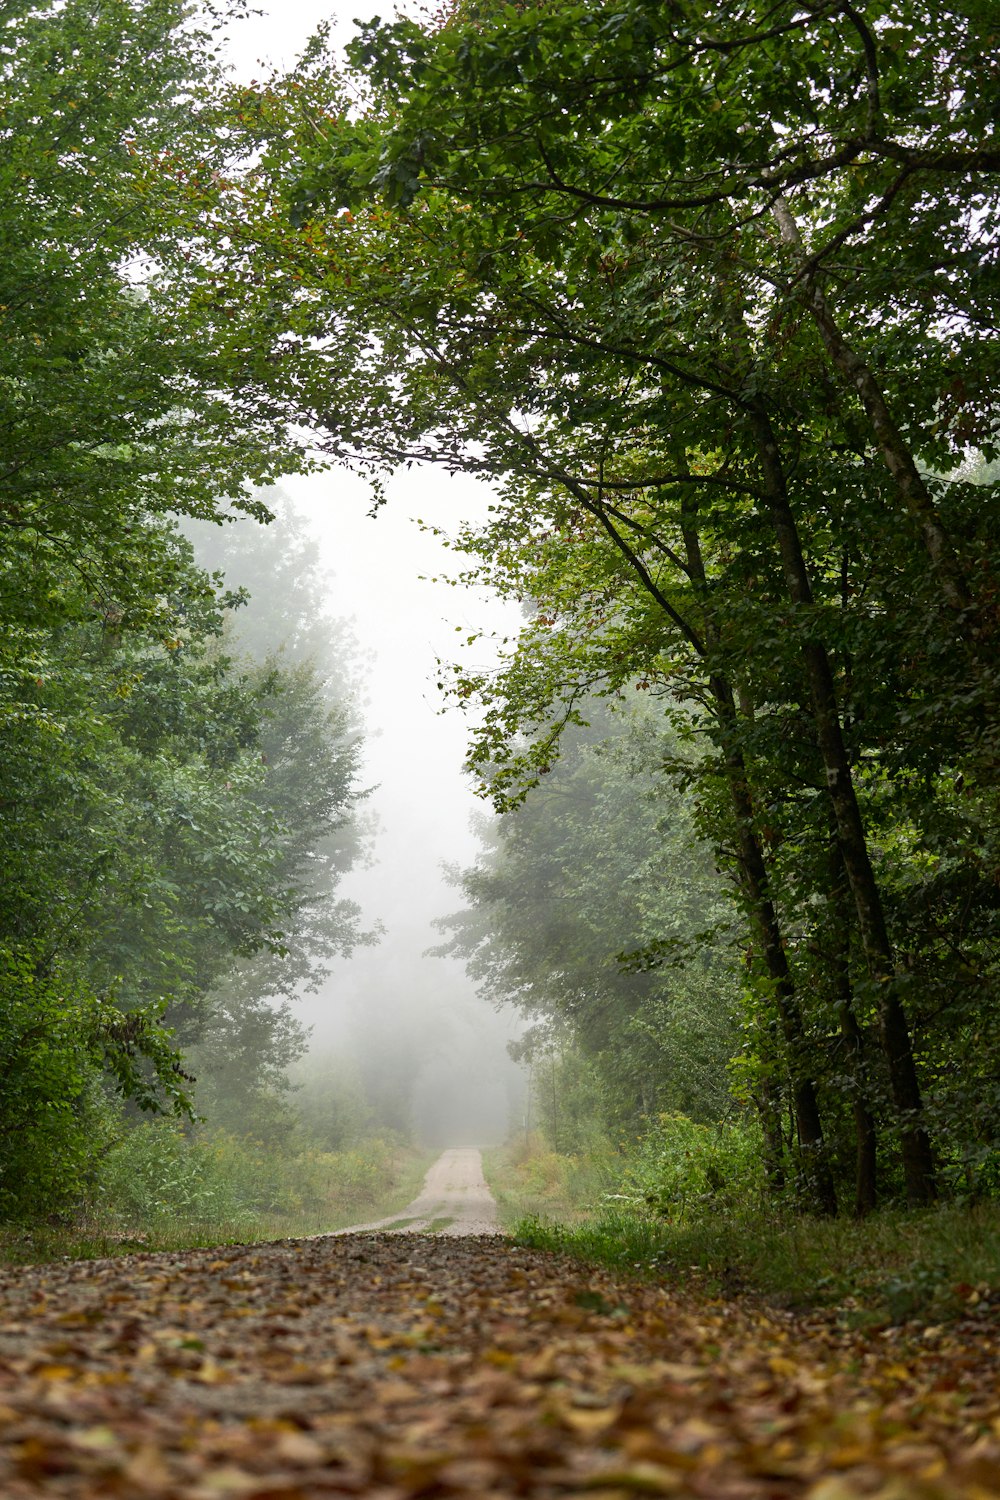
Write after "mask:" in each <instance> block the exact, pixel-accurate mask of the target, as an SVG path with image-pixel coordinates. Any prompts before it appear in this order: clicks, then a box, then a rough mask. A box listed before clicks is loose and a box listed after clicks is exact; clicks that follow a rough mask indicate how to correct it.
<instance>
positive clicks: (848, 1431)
mask: <svg viewBox="0 0 1000 1500" xmlns="http://www.w3.org/2000/svg"><path fill="white" fill-rule="evenodd" d="M0 1298H2V1305H3V1310H4V1322H3V1326H2V1330H0V1494H2V1495H3V1497H4V1500H34V1497H37V1496H39V1495H47V1496H69V1497H74V1500H76V1497H78V1500H96V1497H98V1496H100V1497H102V1500H103V1497H123V1500H132V1497H136V1500H313V1497H324V1496H348V1497H349V1496H368V1497H373V1500H421V1497H427V1500H434V1497H442V1500H471V1497H473V1496H483V1495H498V1496H506V1495H514V1496H526V1497H537V1500H550V1497H552V1500H555V1497H572V1496H578V1497H587V1500H629V1497H634V1496H676V1497H679V1500H784V1497H807V1500H866V1497H875V1500H989V1497H997V1496H1000V1399H998V1372H1000V1325H998V1319H997V1311H996V1308H995V1307H991V1306H990V1304H989V1301H988V1299H981V1300H978V1301H977V1300H976V1299H974V1298H970V1304H969V1307H968V1311H967V1315H965V1316H963V1317H962V1318H959V1319H958V1320H957V1321H955V1322H951V1323H949V1324H947V1325H943V1326H941V1327H937V1328H928V1329H922V1328H919V1327H916V1326H911V1327H903V1328H886V1329H882V1330H874V1331H873V1330H870V1329H869V1330H860V1329H855V1330H850V1329H847V1328H844V1327H842V1326H840V1325H838V1323H837V1321H836V1319H835V1317H833V1316H831V1315H827V1314H810V1315H803V1314H801V1313H792V1312H788V1311H782V1310H777V1309H774V1308H771V1307H767V1306H765V1305H763V1304H762V1303H759V1302H756V1301H754V1300H753V1299H751V1298H746V1297H740V1298H738V1299H732V1298H725V1297H712V1296H710V1295H707V1294H706V1293H704V1292H702V1291H697V1290H692V1289H691V1288H679V1287H676V1286H668V1287H664V1286H656V1285H650V1284H648V1283H643V1282H634V1283H633V1282H630V1281H628V1280H626V1279H622V1278H615V1277H613V1276H611V1275H610V1274H607V1273H605V1272H603V1271H600V1270H596V1269H593V1268H590V1267H585V1266H582V1265H581V1264H580V1263H579V1262H576V1261H571V1260H568V1259H565V1258H563V1257H560V1256H557V1255H552V1254H549V1253H546V1252H542V1251H536V1250H529V1249H525V1248H522V1247H518V1246H516V1245H513V1244H511V1243H509V1242H508V1241H506V1240H504V1239H503V1238H502V1237H499V1236H496V1235H484V1236H471V1237H469V1238H465V1239H460V1238H448V1237H435V1236H419V1235H392V1234H385V1233H381V1234H356V1235H346V1236H325V1237H320V1238H316V1239H310V1240H284V1241H278V1242H276V1243H273V1244H263V1245H260V1244H258V1245H248V1246H227V1247H224V1248H221V1249H216V1250H189V1251H185V1252H183V1253H156V1254H139V1255H131V1256H123V1257H120V1258H116V1259H111V1260H102V1261H76V1262H62V1263H58V1264H54V1265H45V1266H35V1267H19V1268H16V1269H13V1268H11V1269H6V1270H4V1271H3V1272H0Z"/></svg>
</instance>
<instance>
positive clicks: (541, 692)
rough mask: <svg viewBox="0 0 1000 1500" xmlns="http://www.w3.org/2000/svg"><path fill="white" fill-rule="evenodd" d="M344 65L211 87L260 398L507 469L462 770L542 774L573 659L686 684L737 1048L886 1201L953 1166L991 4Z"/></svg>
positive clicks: (433, 27) (988, 716)
mask: <svg viewBox="0 0 1000 1500" xmlns="http://www.w3.org/2000/svg"><path fill="white" fill-rule="evenodd" d="M349 59H350V68H349V71H348V74H347V76H346V78H342V77H340V76H338V74H337V72H336V70H335V69H334V68H333V67H332V65H331V63H330V62H329V59H327V58H325V57H324V55H323V51H322V46H321V45H320V44H317V45H316V46H314V47H313V48H312V49H311V50H310V51H309V53H308V54H307V56H306V57H305V59H304V61H303V64H302V66H301V67H300V69H299V70H298V72H297V73H296V74H295V75H293V76H291V77H289V78H287V79H285V80H277V81H273V82H272V83H271V84H269V85H268V86H266V87H265V88H263V89H261V90H258V91H256V92H254V91H245V92H244V93H242V94H241V95H240V96H239V98H238V99H237V100H236V101H235V113H234V120H235V121H236V123H237V125H238V126H239V127H242V129H243V131H244V132H245V134H244V143H245V150H246V152H247V153H248V157H247V159H248V161H251V163H252V164H251V169H250V170H249V171H248V173H247V176H246V178H245V182H244V188H243V191H244V192H245V194H246V197H247V202H248V203H249V204H251V205H252V210H251V211H250V213H249V218H250V221H251V224H252V229H251V232H250V233H249V234H248V235H247V237H246V238H245V239H244V240H243V241H242V242H241V243H240V244H238V245H233V246H231V247H229V248H228V249H227V250H226V251H225V252H224V253H222V254H221V255H220V266H221V274H222V276H223V279H224V280H225V279H226V278H228V284H229V285H231V286H232V287H234V288H235V286H236V285H238V284H244V283H246V281H247V280H248V279H249V278H248V274H247V273H248V268H249V266H250V264H251V263H252V261H254V260H255V259H263V261H264V263H265V264H267V265H268V266H269V267H270V268H271V269H270V270H269V272H268V273H267V274H266V275H265V276H264V277H263V278H262V279H261V282H260V284H259V290H256V291H254V292H252V294H251V296H252V298H253V299H257V302H258V305H260V304H262V303H263V301H264V300H265V299H266V301H267V304H268V305H269V306H270V307H272V308H273V307H274V305H275V301H276V300H279V301H280V303H281V308H282V312H281V320H280V322H281V328H282V339H283V343H282V345H281V349H282V351H283V353H282V357H281V358H280V359H279V358H277V357H276V356H277V354H278V346H277V345H275V346H274V350H273V352H274V355H275V359H274V362H273V365H272V369H273V372H274V373H273V379H274V388H275V390H276V391H280V392H281V394H282V396H283V398H284V399H286V400H289V401H291V402H293V403H294V404H297V406H298V408H299V410H301V411H302V412H303V413H304V414H308V415H309V417H310V418H311V420H313V421H314V422H316V423H317V424H319V425H320V426H321V428H322V429H323V430H324V431H325V433H326V446H327V448H328V450H329V452H330V453H331V454H334V455H336V456H338V457H343V458H345V459H347V460H349V461H353V462H360V463H363V464H366V465H368V466H370V467H371V468H372V469H373V470H374V471H376V472H377V471H378V469H379V468H380V467H384V466H388V465H391V464H393V463H397V462H399V461H400V460H402V459H406V460H411V459H415V458H425V459H430V460H433V461H436V462H439V463H442V464H444V465H446V466H448V467H452V468H461V469H465V470H468V471H471V472H478V473H486V474H489V475H490V476H492V477H493V479H494V480H495V482H496V484H497V486H498V498H497V502H496V505H495V508H494V511H493V515H492V518H491V521H490V523H489V524H488V525H487V526H486V527H484V528H481V529H479V530H478V531H477V532H476V534H475V535H473V534H471V531H470V534H469V535H466V536H465V537H463V538H462V539H461V545H462V546H463V547H464V548H465V549H466V550H467V551H468V552H469V553H471V555H472V557H473V559H474V561H473V565H472V566H473V570H474V571H478V572H481V573H482V574H483V575H486V576H490V577H492V578H494V579H497V578H503V579H504V580H505V581H506V585H507V587H508V588H509V589H510V591H511V592H515V591H516V592H518V593H520V594H521V595H522V596H523V597H525V598H526V599H532V600H535V601H537V602H538V603H539V606H540V607H539V608H538V610H537V611H536V612H535V614H534V620H533V623H532V624H531V625H529V627H528V637H527V638H526V640H525V641H524V642H523V643H522V645H523V649H522V650H519V652H518V653H517V654H516V655H515V657H514V658H512V661H511V665H510V667H509V669H508V670H507V671H506V672H505V674H504V675H503V677H502V680H501V681H500V683H499V684H497V683H493V684H490V683H479V684H477V683H475V682H473V681H472V680H471V679H469V678H466V679H465V680H464V682H463V681H460V683H459V691H460V692H462V693H464V694H467V695H468V696H470V697H475V696H476V695H477V693H478V694H481V695H482V696H483V697H484V698H485V699H486V701H487V707H488V708H490V709H492V710H493V714H492V718H491V720H490V722H491V724H492V728H493V730H494V731H495V733H494V736H493V739H492V741H491V743H490V746H489V751H488V753H487V752H483V755H482V764H483V766H484V768H485V769H486V770H487V773H488V774H487V782H488V784H489V785H490V786H491V787H492V788H493V790H494V791H495V792H496V793H498V794H499V795H500V797H501V801H505V800H506V799H508V798H509V797H510V795H511V793H512V791H513V794H514V795H515V796H516V793H517V788H518V786H520V787H522V788H523V786H525V785H526V784H527V783H526V782H525V780H524V779H523V777H521V770H522V769H524V770H525V771H526V772H527V776H528V781H529V782H530V780H531V777H532V776H533V775H535V774H537V773H538V772H539V771H543V770H544V768H545V766H546V765H547V764H548V763H549V761H550V758H551V755H552V753H553V751H554V749H555V746H556V744H557V741H558V729H559V726H560V724H563V723H567V722H572V721H573V718H574V715H575V714H577V712H578V710H577V708H576V704H577V702H578V700H579V695H580V693H581V691H583V690H584V689H585V688H586V687H587V686H592V685H593V683H594V681H595V678H596V679H597V680H600V681H602V682H604V683H609V684H613V683H614V681H615V680H616V679H621V678H623V677H624V676H626V675H628V676H631V677H632V679H633V680H634V681H639V682H649V681H655V682H657V683H658V684H660V685H662V687H663V688H665V689H667V690H669V692H670V693H671V694H672V695H673V696H674V697H675V698H676V699H677V701H679V702H680V703H682V704H685V705H688V706H690V707H697V709H698V710H699V711H700V712H701V714H702V715H703V717H702V719H701V720H700V733H702V734H703V735H704V738H705V742H706V744H709V745H710V746H711V747H712V748H711V751H710V753H709V754H708V755H707V757H706V760H705V777H704V778H703V782H702V789H701V791H700V792H699V796H700V799H701V802H702V806H703V808H704V815H705V817H706V818H707V819H708V820H709V821H710V822H711V821H712V820H713V819H714V828H715V832H714V837H715V838H716V839H717V841H718V843H719V846H720V851H721V852H722V854H723V857H724V858H725V859H727V860H728V861H729V862H730V863H731V867H732V869H733V871H734V874H735V877H736V885H737V888H738V891H739V896H740V902H741V908H742V910H743V912H744V915H745V919H746V921H747V924H748V931H749V933H750V934H751V937H750V945H749V948H748V952H749V953H750V955H751V964H752V971H753V974H754V982H755V984H756V985H757V990H756V993H757V996H758V999H757V1006H758V1015H759V1035H760V1047H759V1055H758V1062H759V1066H760V1070H761V1077H762V1079H764V1080H765V1081H766V1080H770V1084H773V1099H772V1103H773V1105H774V1107H775V1108H778V1107H780V1100H781V1098H782V1097H783V1096H787V1097H788V1098H789V1099H790V1101H791V1107H792V1110H793V1114H794V1118H795V1122H796V1137H797V1147H798V1156H799V1167H798V1170H799V1173H800V1175H802V1176H803V1178H804V1180H806V1181H807V1182H808V1183H809V1184H810V1189H809V1190H810V1191H811V1193H812V1196H813V1201H814V1202H815V1203H816V1205H817V1206H819V1207H821V1208H823V1209H826V1210H832V1209H833V1208H834V1207H835V1204H836V1199H837V1193H836V1185H835V1183H834V1181H833V1177H832V1175H831V1171H830V1149H831V1148H830V1142H829V1134H830V1130H829V1120H828V1119H827V1121H826V1122H825V1121H824V1114H826V1115H827V1117H829V1115H830V1112H831V1109H832V1110H834V1111H836V1110H837V1109H841V1108H853V1109H854V1118H855V1128H856V1132H857V1150H858V1157H857V1161H858V1165H857V1183H856V1204H857V1206H858V1207H859V1209H861V1210H864V1209H865V1208H867V1207H870V1206H871V1205H872V1203H873V1202H874V1201H875V1195H876V1191H877V1186H876V1154H877V1153H879V1154H882V1156H883V1166H882V1168H881V1169H882V1170H883V1171H886V1170H887V1172H888V1176H887V1179H886V1181H887V1183H888V1184H890V1185H891V1186H892V1189H893V1190H896V1184H897V1178H896V1175H895V1174H896V1171H897V1166H896V1163H898V1166H899V1170H900V1172H901V1178H900V1179H898V1181H899V1183H900V1185H902V1187H903V1189H904V1191H905V1193H906V1195H907V1196H908V1197H909V1199H910V1200H911V1201H912V1202H914V1203H921V1202H927V1201H929V1200H930V1199H931V1198H932V1197H933V1196H934V1195H935V1193H936V1192H937V1191H938V1190H939V1186H940V1182H941V1174H942V1169H943V1171H944V1175H945V1178H947V1179H948V1180H950V1181H952V1182H956V1181H962V1182H964V1183H966V1185H971V1186H972V1187H973V1188H975V1185H976V1184H977V1183H978V1184H980V1185H981V1184H982V1183H984V1182H986V1181H987V1180H988V1179H989V1173H990V1172H991V1171H993V1170H994V1168H995V1161H996V1156H995V1151H996V1142H995V1140H994V1137H993V1134H992V1130H993V1127H992V1126H990V1125H989V1124H988V1123H987V1121H988V1119H989V1118H993V1119H995V1118H996V1110H995V1108H993V1106H992V1105H989V1106H986V1108H985V1109H983V1110H980V1109H978V1108H977V1109H975V1111H974V1123H973V1120H971V1119H970V1115H969V1103H970V1098H971V1097H972V1096H973V1095H974V1096H975V1098H977V1099H979V1100H984V1101H985V1100H986V1099H989V1100H991V1101H995V1100H996V1098H997V1087H998V1075H997V1053H996V1028H995V1024H994V1021H993V1019H991V1018H994V1017H995V1002H994V1000H993V998H992V997H993V996H994V994H995V983H996V976H995V923H996V902H995V896H994V892H995V881H994V872H995V868H996V845H995V839H994V835H993V832H992V831H991V830H992V829H994V828H995V817H994V810H995V803H996V796H997V788H996V774H995V768H996V764H997V754H996V752H997V748H998V745H997V711H996V709H997V666H996V663H997V652H996V561H997V531H996V519H997V508H996V506H995V505H991V504H987V503H984V498H985V496H986V495H987V493H988V490H985V489H984V487H983V486H984V484H986V485H987V486H989V485H991V483H992V479H991V475H992V471H991V470H990V469H989V468H988V467H987V468H986V469H985V470H980V471H978V472H977V471H976V469H975V465H976V463H980V464H985V465H989V464H990V463H991V462H992V460H993V459H994V457H995V454H996V449H995V433H996V412H995V389H996V373H997V371H996V359H997V355H996V348H997V344H996V339H995V327H994V324H995V301H996V286H997V256H996V246H997V243H998V239H997V198H996V173H997V169H998V166H1000V154H998V149H1000V148H998V143H997V117H996V109H995V92H996V91H995V79H994V74H995V68H996V61H997V58H996V38H995V35H994V32H993V31H992V30H991V28H990V23H989V18H988V15H987V8H986V7H985V6H983V5H981V4H979V3H978V0H970V3H962V4H958V5H953V6H949V7H948V8H947V9H946V10H945V11H942V10H941V9H940V8H939V7H930V6H927V5H923V4H910V3H902V4H888V3H876V4H872V5H870V6H866V7H864V8H859V7H856V6H854V5H852V4H850V3H847V0H832V3H829V4H822V5H817V6H811V7H807V8H806V9H805V10H803V9H802V8H801V7H796V6H794V5H791V4H783V5H778V6H777V7H775V6H767V7H763V6H758V5H755V4H747V5H744V6H741V7H739V8H738V9H736V10H733V9H732V8H724V7H715V6H708V7H706V6H704V5H698V6H694V5H689V4H686V3H684V0H679V3H677V4H671V5H669V6H651V5H649V4H647V3H645V0H609V3H605V4H600V5H596V4H583V3H575V0H573V3H570V0H566V3H556V4H546V5H539V6H535V5H497V4H493V3H489V4H484V5H478V4H470V5H457V6H455V7H454V8H453V9H451V10H450V11H449V12H448V14H447V15H446V16H445V17H444V18H443V19H439V20H438V21H436V22H433V23H427V24H423V23H420V22H416V21H411V20H406V19H401V20H397V21H395V22H393V23H389V24H385V23H382V22H378V21H376V22H372V23H370V24H368V25H366V26H363V27H362V28H361V32H360V35H359V37H358V38H357V40H356V41H355V42H354V43H353V44H352V46H351V47H350V48H349ZM359 91H360V94H361V98H362V104H361V107H360V108H357V107H352V106H351V102H350V101H351V99H352V95H357V93H358V92H359ZM251 153H252V157H251ZM544 632H549V633H550V634H551V635H552V636H553V637H554V638H556V639H557V641H558V645H557V646H556V647H555V648H554V653H553V652H550V651H548V650H547V649H546V648H545V647H544V646H543V644H542V635H543V633H544ZM623 636H624V637H626V638H627V639H624V640H623ZM540 662H546V663H549V666H550V667H551V670H550V669H549V668H543V669H542V672H541V676H539V673H538V671H537V668H538V666H539V663H540ZM521 728H526V729H527V730H528V731H529V734H530V737H531V739H532V742H533V745H534V749H531V748H529V749H528V750H527V752H525V749H524V747H523V745H522V744H521V743H520V742H519V741H518V740H517V739H516V732H517V730H519V729H521ZM501 731H502V732H501ZM505 735H506V736H507V738H506V740H505V739H504V736H505ZM511 736H514V738H511ZM478 754H479V752H475V753H474V759H475V758H477V757H478ZM519 778H520V779H519ZM973 913H974V914H975V915H974V916H973ZM817 976H818V978H817ZM834 1038H838V1039H839V1040H837V1041H834V1040H833V1039H834ZM831 1057H836V1058H837V1059H838V1061H837V1063H836V1067H835V1068H834V1067H831V1064H830V1059H831ZM959 1059H960V1061H959ZM766 1092H767V1090H763V1091H762V1093H761V1097H762V1098H763V1096H764V1094H765V1093H766ZM833 1100H836V1101H837V1102H836V1103H833V1102H831V1101H833ZM886 1153H888V1156H887V1157H886ZM984 1173H985V1175H984Z"/></svg>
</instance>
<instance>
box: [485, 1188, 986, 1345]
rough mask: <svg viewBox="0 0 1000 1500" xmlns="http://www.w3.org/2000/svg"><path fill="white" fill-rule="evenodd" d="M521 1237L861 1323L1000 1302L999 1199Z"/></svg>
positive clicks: (605, 1226) (546, 1224)
mask: <svg viewBox="0 0 1000 1500" xmlns="http://www.w3.org/2000/svg"><path fill="white" fill-rule="evenodd" d="M513 1230H514V1236H515V1238H516V1239H517V1240H518V1242H519V1243H521V1244H524V1245H530V1246H533V1247H535V1248H540V1249H548V1250H558V1251H561V1252H563V1253H566V1254H570V1255H573V1256H576V1257H577V1258H579V1259H581V1260H584V1261H588V1262H591V1263H596V1264H600V1265H605V1266H608V1267H610V1268H611V1269H613V1270H615V1271H618V1272H625V1273H628V1274H630V1275H637V1274H638V1275H640V1276H644V1277H655V1278H658V1279H663V1280H672V1281H677V1280H684V1279H690V1280H691V1281H693V1282H696V1283H698V1284H701V1285H703V1286H705V1287H707V1289H708V1290H709V1291H711V1292H714V1293H718V1294H722V1295H733V1294H735V1293H738V1292H744V1291H746V1292H753V1293H759V1294H762V1295H763V1296H765V1297H766V1298H768V1299H771V1300H773V1301H776V1302H778V1303H780V1304H781V1305H783V1306H786V1307H789V1308H795V1309H806V1308H812V1307H817V1306H819V1307H834V1308H837V1309H839V1310H840V1312H841V1314H842V1316H843V1318H844V1320H845V1321H848V1322H852V1323H855V1324H857V1325H859V1326H862V1325H866V1324H867V1325H872V1324H880V1323H881V1324H886V1323H901V1322H909V1321H938V1320H944V1319H946V1318H949V1317H954V1316H957V1315H958V1314H960V1313H963V1312H966V1311H968V1310H969V1309H970V1308H972V1307H975V1306H978V1305H981V1304H982V1302H983V1301H984V1300H990V1299H992V1300H993V1301H996V1302H1000V1205H998V1204H982V1205H978V1206H976V1207H974V1208H968V1207H961V1206H957V1205H945V1206H941V1207H937V1208H934V1209H925V1210H921V1211H919V1212H918V1211H910V1212H904V1211H902V1210H888V1209H887V1210H885V1211H883V1212H881V1213H878V1214H875V1215H873V1216H872V1217H871V1218H869V1219H866V1220H864V1221H862V1222H860V1223H859V1222H856V1221H854V1220H847V1219H845V1220H839V1219H838V1220H827V1219H815V1218H809V1217H804V1216H802V1217H792V1216H791V1215H789V1216H787V1217H777V1216H774V1217H768V1216H767V1215H765V1214H760V1213H758V1214H755V1215H753V1216H750V1215H748V1216H747V1217H746V1218H736V1217H733V1218H728V1219H727V1218H721V1217H706V1218H704V1219H701V1220H697V1219H692V1220H691V1221H690V1222H687V1223H674V1224H670V1223H665V1222H664V1221H663V1220H661V1219H657V1218H654V1217H652V1216H647V1215H645V1214H642V1213H638V1212H634V1211H630V1210H629V1209H626V1208H621V1207H614V1208H607V1209H605V1210H604V1211H603V1212H601V1213H600V1214H598V1215H596V1216H594V1217H592V1218H590V1219H587V1220H584V1221H577V1222H575V1223H569V1224H565V1223H556V1222H552V1221H545V1220H542V1219H539V1218H530V1217H528V1218H522V1219H521V1220H520V1221H519V1222H517V1223H516V1224H515V1225H514V1226H513Z"/></svg>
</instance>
